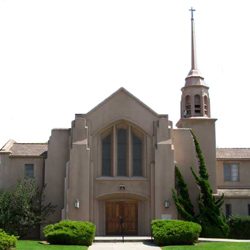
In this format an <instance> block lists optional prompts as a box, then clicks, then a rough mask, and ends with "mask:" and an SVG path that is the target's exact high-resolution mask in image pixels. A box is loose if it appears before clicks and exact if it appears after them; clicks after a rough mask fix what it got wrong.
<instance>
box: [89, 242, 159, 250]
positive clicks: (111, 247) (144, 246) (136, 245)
mask: <svg viewBox="0 0 250 250" xmlns="http://www.w3.org/2000/svg"><path fill="white" fill-rule="evenodd" d="M123 249H124V250H128V249H133V250H149V249H151V250H160V249H161V248H160V247H158V246H156V245H154V244H153V243H151V242H145V243H144V242H125V243H122V242H117V243H116V242H100V243H99V242H98V243H96V242H94V243H93V245H91V246H90V247H89V250H123Z"/></svg>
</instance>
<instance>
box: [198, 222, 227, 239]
mask: <svg viewBox="0 0 250 250" xmlns="http://www.w3.org/2000/svg"><path fill="white" fill-rule="evenodd" d="M228 231H229V229H228V226H227V225H226V228H224V229H221V228H219V227H218V226H211V225H203V226H202V232H201V236H202V237H206V238H227V237H228ZM225 232H227V233H225Z"/></svg>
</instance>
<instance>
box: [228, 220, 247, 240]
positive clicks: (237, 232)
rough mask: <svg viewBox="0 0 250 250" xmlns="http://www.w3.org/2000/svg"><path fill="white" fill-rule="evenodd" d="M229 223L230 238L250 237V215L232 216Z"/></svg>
mask: <svg viewBox="0 0 250 250" xmlns="http://www.w3.org/2000/svg"><path fill="white" fill-rule="evenodd" d="M228 224H229V229H230V231H229V237H230V238H234V239H250V216H234V217H231V218H230V219H229V221H228Z"/></svg>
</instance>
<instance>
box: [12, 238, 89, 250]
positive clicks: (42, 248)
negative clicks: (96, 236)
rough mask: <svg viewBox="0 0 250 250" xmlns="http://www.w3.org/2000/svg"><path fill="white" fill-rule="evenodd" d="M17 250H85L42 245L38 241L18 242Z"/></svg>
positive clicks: (83, 247) (82, 248) (81, 247)
mask: <svg viewBox="0 0 250 250" xmlns="http://www.w3.org/2000/svg"><path fill="white" fill-rule="evenodd" d="M16 249H17V250H61V249H62V250H73V249H75V250H87V249H88V248H87V247H85V246H62V245H43V244H40V243H39V242H38V241H33V240H19V241H18V242H17V247H16Z"/></svg>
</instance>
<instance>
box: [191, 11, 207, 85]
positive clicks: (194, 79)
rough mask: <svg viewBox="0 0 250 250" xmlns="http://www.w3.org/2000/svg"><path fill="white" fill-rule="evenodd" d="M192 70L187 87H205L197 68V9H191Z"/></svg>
mask: <svg viewBox="0 0 250 250" xmlns="http://www.w3.org/2000/svg"><path fill="white" fill-rule="evenodd" d="M189 11H191V70H190V71H189V73H188V75H187V77H186V86H187V85H205V83H204V78H203V77H202V76H201V73H200V71H199V70H198V68H197V58H196V39H195V27H194V26H195V25H194V11H195V9H194V8H193V7H191V9H190V10H189Z"/></svg>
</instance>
